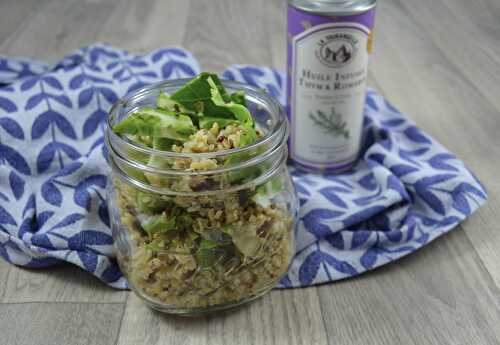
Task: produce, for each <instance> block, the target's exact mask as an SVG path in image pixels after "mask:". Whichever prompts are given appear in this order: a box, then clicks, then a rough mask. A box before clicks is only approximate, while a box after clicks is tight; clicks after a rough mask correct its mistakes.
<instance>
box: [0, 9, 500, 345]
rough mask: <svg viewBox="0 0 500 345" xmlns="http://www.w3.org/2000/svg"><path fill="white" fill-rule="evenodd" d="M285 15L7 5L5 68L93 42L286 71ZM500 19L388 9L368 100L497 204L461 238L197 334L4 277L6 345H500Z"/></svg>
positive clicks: (259, 305)
mask: <svg viewBox="0 0 500 345" xmlns="http://www.w3.org/2000/svg"><path fill="white" fill-rule="evenodd" d="M285 6H286V4H285V1H284V0H272V1H271V0H269V1H265V0H255V1H245V0H190V1H187V0H145V1H141V2H138V1H133V0H83V1H77V0H68V1H66V0H43V1H36V2H35V1H33V0H22V1H19V0H17V1H16V0H4V1H1V2H0V53H2V54H11V55H26V56H32V57H36V58H39V59H49V60H52V61H53V60H55V59H56V58H58V57H61V56H63V55H65V54H66V53H68V52H70V51H71V50H73V49H76V48H79V47H81V46H82V45H86V44H89V43H91V42H94V41H105V42H109V43H111V44H113V45H115V46H118V47H122V48H124V49H127V50H131V51H134V52H144V51H149V50H152V49H155V48H158V47H162V46H168V45H182V46H184V47H186V48H188V49H189V50H191V51H192V52H193V53H194V55H195V56H196V57H197V58H198V60H199V61H200V63H201V65H202V68H203V69H209V70H215V71H217V72H220V71H222V70H223V69H224V68H225V67H227V66H228V65H230V64H233V63H248V64H265V65H273V66H275V67H278V68H280V69H283V68H284V66H285V58H286V54H285V50H284V47H285V22H286V19H285ZM499 15H500V3H499V2H498V1H497V0H475V1H474V2H472V1H467V0H422V1H412V2H408V1H403V0H384V1H380V5H379V9H378V14H377V28H376V35H375V53H374V55H373V59H372V64H371V71H370V75H369V83H370V85H371V86H373V87H375V88H377V89H378V90H379V91H380V92H382V93H383V94H384V95H386V96H387V97H388V98H389V99H390V100H391V102H392V103H394V104H395V105H396V106H397V107H398V108H399V109H400V110H402V111H403V112H404V113H406V114H407V115H408V116H409V117H410V118H412V119H413V120H415V121H416V122H417V123H418V125H419V126H421V127H422V128H424V129H425V130H426V131H427V132H429V133H430V134H431V135H433V136H434V137H435V138H437V139H438V140H439V141H440V142H442V143H443V144H444V145H445V146H447V147H448V148H449V149H451V150H452V151H453V152H455V153H457V154H458V155H459V156H460V158H462V159H463V160H464V161H465V162H466V163H467V164H468V165H469V167H470V168H471V169H472V170H473V171H474V172H475V173H476V174H477V175H478V177H479V178H480V179H481V180H482V182H484V184H485V185H486V187H487V189H488V190H489V192H490V200H489V203H488V204H487V205H485V206H484V207H483V208H482V209H480V210H479V211H478V212H477V214H476V215H474V216H473V217H471V218H470V219H469V220H467V221H466V222H464V223H463V224H462V225H461V226H460V228H458V229H456V230H455V231H454V232H452V233H451V234H449V235H446V236H444V237H443V238H440V239H438V240H436V241H435V242H434V243H432V244H431V245H429V246H427V247H426V248H424V249H422V250H421V251H419V252H417V253H415V254H412V255H410V256H408V257H406V258H404V259H402V260H400V261H398V262H396V263H393V264H391V265H389V266H387V267H384V268H381V269H378V270H376V271H374V272H371V273H368V274H365V275H363V276H360V277H358V278H354V279H349V280H346V281H342V282H339V283H336V284H327V285H323V286H321V287H316V288H307V289H296V290H287V291H273V292H272V293H270V294H269V295H267V296H265V297H264V298H262V299H260V300H258V301H256V302H254V303H252V304H251V305H249V306H246V307H242V308H239V309H236V310H234V311H229V312H226V313H222V314H219V315H215V316H210V317H205V318H200V319H184V318H176V317H169V316H164V315H161V314H159V313H157V312H154V311H152V310H150V309H148V308H147V307H146V306H145V305H143V304H142V302H141V301H140V300H139V299H138V298H137V297H135V296H133V295H129V293H127V292H119V291H116V290H113V289H110V288H108V287H106V286H105V285H104V284H102V283H100V282H98V281H97V280H96V279H94V278H92V277H89V276H88V275H87V274H85V273H83V272H82V271H81V270H79V269H77V268H74V267H71V266H62V267H58V268H55V269H48V270H38V271H33V270H25V269H20V268H17V267H13V266H10V265H8V264H6V263H4V262H0V334H1V337H0V339H1V341H0V343H2V344H3V343H6V344H35V345H36V344H115V343H118V344H121V345H126V344H134V345H135V344H143V343H146V344H151V345H153V344H214V345H215V344H256V345H258V344H304V345H305V344H356V345H358V344H372V345H379V344H380V345H382V344H383V345H386V344H389V345H390V344H410V345H411V344H415V345H421V344H436V345H437V344H439V345H442V344H445V345H446V344H474V345H476V344H477V345H483V344H484V345H486V344H487V345H491V344H499V343H500V340H499V339H500V327H498V325H500V254H499V253H500V251H499V250H498V249H497V248H499V247H500V229H499V226H498V222H497V217H498V215H499V211H500V202H499V195H500V194H499V193H500V184H499V183H498V177H497V175H498V170H499V168H500V158H498V157H500V135H499V133H500V114H499V111H500V98H498V94H499V93H500V83H499V81H500V80H499V78H500V45H499V43H500V35H499V34H500V21H499V19H498V18H499ZM127 297H128V298H127ZM125 299H127V302H126V305H125V304H124V302H125ZM33 302H41V303H33ZM48 302H50V303H48ZM54 302H57V303H54ZM75 302H78V303H75ZM122 315H123V321H122ZM119 330H120V331H119Z"/></svg>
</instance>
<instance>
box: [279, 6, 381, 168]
mask: <svg viewBox="0 0 500 345" xmlns="http://www.w3.org/2000/svg"><path fill="white" fill-rule="evenodd" d="M375 5H376V0H329V1H328V0H289V1H288V52H287V54H288V71H287V72H288V78H287V79H288V81H287V92H288V95H287V96H288V102H287V112H288V118H289V120H290V124H291V133H290V141H289V146H290V159H291V161H292V162H293V163H294V164H295V165H296V166H297V167H299V168H302V169H305V170H309V171H328V172H339V171H343V170H347V169H349V168H350V167H352V165H353V164H354V163H355V162H356V160H357V158H358V155H359V151H360V148H361V135H362V126H363V107H364V102H365V88H366V79H367V75H368V56H369V54H370V52H371V50H372V42H373V27H374V20H375Z"/></svg>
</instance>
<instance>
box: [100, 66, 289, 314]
mask: <svg viewBox="0 0 500 345" xmlns="http://www.w3.org/2000/svg"><path fill="white" fill-rule="evenodd" d="M287 136H288V131H287V121H286V119H285V116H284V114H283V111H282V109H281V107H280V106H279V104H277V102H276V101H274V100H273V99H272V98H271V97H270V96H268V95H267V94H266V93H264V92H263V91H261V90H258V89H255V88H252V87H250V86H246V85H244V84H240V83H236V82H228V81H224V82H221V81H220V80H219V78H218V77H217V75H215V74H211V73H206V72H205V73H201V74H200V75H198V76H197V77H195V78H193V79H191V80H177V81H167V82H164V83H160V84H156V85H152V86H150V87H146V88H143V89H141V90H138V91H136V92H134V94H132V95H128V96H126V97H125V98H124V99H122V100H120V101H118V102H117V104H115V106H114V107H113V108H112V110H111V112H110V116H109V118H108V130H107V133H106V144H107V148H108V150H109V162H110V165H111V167H112V173H111V178H110V183H109V184H108V196H109V208H110V215H111V219H112V221H111V223H112V230H113V237H114V239H115V247H116V250H117V258H118V263H119V265H120V267H121V269H122V271H123V272H124V274H125V275H126V277H127V279H128V281H129V285H130V287H131V288H132V289H133V290H134V291H135V292H136V293H137V294H138V295H139V296H140V297H142V298H143V300H144V301H145V302H146V303H147V304H149V305H150V306H151V307H153V308H155V309H158V310H160V311H164V312H167V313H175V314H186V315H197V314H204V313H207V312H210V311H214V310H218V309H225V308H228V307H231V306H235V305H238V304H241V303H244V302H247V301H250V300H252V299H254V298H257V297H259V296H261V295H262V294H264V293H265V292H267V291H269V290H270V289H271V288H273V287H274V286H276V285H277V283H278V282H279V280H280V279H281V278H282V277H283V276H284V275H285V274H286V272H287V270H288V266H289V264H290V262H291V260H292V257H293V254H294V228H295V223H296V218H297V200H296V196H295V192H294V189H293V185H292V182H291V179H290V176H289V174H288V171H287V168H286V157H287V148H286V140H287Z"/></svg>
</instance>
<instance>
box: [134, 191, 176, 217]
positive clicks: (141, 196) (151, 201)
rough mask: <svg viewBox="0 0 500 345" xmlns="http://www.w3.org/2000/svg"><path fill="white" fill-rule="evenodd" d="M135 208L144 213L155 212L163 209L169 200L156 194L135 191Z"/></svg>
mask: <svg viewBox="0 0 500 345" xmlns="http://www.w3.org/2000/svg"><path fill="white" fill-rule="evenodd" d="M136 198H137V209H138V210H139V211H141V212H145V213H157V212H161V211H163V210H165V208H166V207H167V206H168V205H169V202H168V201H167V200H165V199H163V198H162V197H161V196H160V195H158V194H152V193H144V192H138V193H137V196H136Z"/></svg>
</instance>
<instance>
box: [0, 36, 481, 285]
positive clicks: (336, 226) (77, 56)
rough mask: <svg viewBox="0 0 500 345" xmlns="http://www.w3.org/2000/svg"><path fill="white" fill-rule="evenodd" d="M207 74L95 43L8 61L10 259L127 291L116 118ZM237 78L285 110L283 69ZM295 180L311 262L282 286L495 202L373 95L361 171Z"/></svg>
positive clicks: (5, 251)
mask: <svg viewBox="0 0 500 345" xmlns="http://www.w3.org/2000/svg"><path fill="white" fill-rule="evenodd" d="M199 71H200V67H199V65H198V63H197V62H196V60H195V59H194V57H193V56H192V55H191V54H190V53H189V52H187V51H185V50H182V49H179V48H169V49H159V50H156V51H154V52H152V53H150V54H146V55H133V54H129V53H127V52H125V51H122V50H119V49H115V48H113V47H110V46H107V45H103V44H95V45H91V46H89V47H87V48H83V49H81V50H79V51H77V52H75V53H73V54H71V55H69V56H67V57H65V58H64V59H62V60H61V61H60V62H58V63H57V64H55V65H48V64H44V63H41V62H36V61H33V60H25V59H13V58H0V255H1V256H2V257H3V258H4V259H5V260H7V261H9V262H11V263H13V264H16V265H20V266H25V267H47V266H51V265H54V264H57V263H59V262H63V261H68V262H71V263H73V264H75V265H77V266H80V267H81V268H83V269H84V270H87V271H88V272H90V273H92V274H94V275H95V276H97V277H98V278H99V279H101V280H102V281H104V282H106V283H108V284H109V285H111V286H113V287H116V288H126V287H127V282H126V280H125V278H124V277H123V275H122V274H121V272H120V270H119V269H118V266H117V264H116V262H115V260H114V255H113V246H112V244H113V241H112V238H111V232H110V229H109V218H108V213H107V208H106V199H105V185H106V174H107V167H106V163H105V159H104V155H105V154H106V152H105V149H104V146H103V138H102V134H103V133H102V129H103V119H104V118H105V116H106V113H107V111H108V109H109V108H110V106H111V104H112V103H113V102H115V101H116V100H117V99H118V98H119V97H121V96H123V95H124V94H125V93H126V92H128V91H130V90H133V89H135V88H138V87H140V86H143V85H145V84H149V83H153V82H157V81H159V80H162V79H172V78H179V77H188V76H193V75H195V74H196V73H198V72H199ZM224 77H225V78H228V79H236V80H240V81H244V82H247V83H249V84H252V85H256V86H258V87H261V88H265V89H267V91H268V92H269V93H270V94H271V95H273V96H275V97H276V98H277V99H279V101H280V102H281V103H284V102H285V93H284V88H285V85H284V78H283V75H282V74H281V73H280V72H277V71H276V70H273V69H270V68H267V67H255V66H232V67H230V68H229V69H228V70H227V71H226V72H225V73H224ZM291 172H292V175H293V178H294V182H295V186H296V189H297V192H298V195H299V197H300V204H301V209H300V224H299V229H298V238H297V255H296V256H295V259H294V261H293V264H292V266H291V269H290V271H289V273H288V275H287V276H286V277H285V278H284V279H283V280H282V282H281V286H282V287H295V286H307V285H312V284H318V283H323V282H329V281H334V280H338V279H342V278H346V277H350V276H354V275H357V274H360V273H363V272H365V271H367V270H370V269H373V268H375V267H378V266H381V265H384V264H386V263H388V262H391V261H394V260H396V259H398V258H400V257H402V256H403V255H406V254H409V253H411V252H413V251H415V250H417V249H418V248H420V247H422V246H424V245H426V244H427V243H429V242H430V241H432V240H433V239H435V238H437V237H438V236H440V235H442V234H444V233H446V232H448V231H449V230H450V229H452V228H453V227H455V226H456V225H457V224H458V223H459V222H460V221H462V220H463V219H465V218H466V217H467V216H468V215H470V214H471V213H472V212H474V211H475V210H476V209H477V208H478V207H479V206H481V204H483V203H484V201H485V200H486V192H485V190H484V189H483V187H482V186H481V183H480V182H479V181H477V179H476V178H475V177H474V176H473V175H472V173H471V172H470V171H469V170H467V168H466V167H465V166H464V164H463V163H462V162H461V161H460V160H458V159H457V158H456V157H455V156H454V155H453V154H451V153H450V152H449V151H448V150H446V149H445V148H444V147H443V146H441V145H440V144H438V143H437V142H436V141H434V140H433V139H432V138H431V137H429V136H428V135H426V134H425V133H423V132H422V131H421V130H420V129H419V128H417V127H416V126H415V125H414V124H413V123H412V122H410V121H409V120H408V119H407V118H406V117H404V116H403V115H401V114H400V113H399V112H398V111H397V110H396V109H395V108H394V107H392V106H391V105H390V104H389V103H388V102H387V101H386V100H385V99H384V98H383V97H382V96H381V95H379V94H377V93H376V92H375V91H371V90H370V91H368V93H367V102H366V107H365V140H364V149H363V156H362V159H361V160H360V162H359V163H358V164H357V166H356V167H355V169H354V170H353V171H351V172H348V173H344V174H341V175H313V174H306V173H302V172H299V171H297V170H294V169H293V168H292V169H291Z"/></svg>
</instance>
